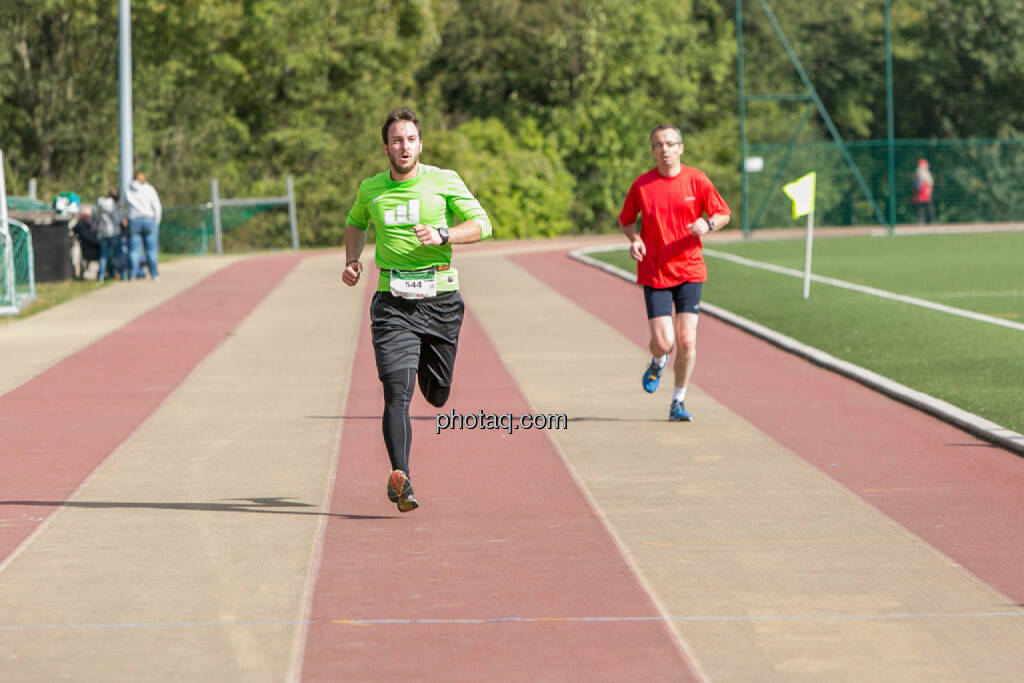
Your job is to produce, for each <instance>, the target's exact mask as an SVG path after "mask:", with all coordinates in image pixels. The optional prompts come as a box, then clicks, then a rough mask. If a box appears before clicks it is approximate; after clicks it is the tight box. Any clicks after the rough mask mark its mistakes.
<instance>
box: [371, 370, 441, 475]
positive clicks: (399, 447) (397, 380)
mask: <svg viewBox="0 0 1024 683" xmlns="http://www.w3.org/2000/svg"><path fill="white" fill-rule="evenodd" d="M380 381H381V384H383V385H384V419H383V420H382V421H381V427H382V429H383V432H384V445H385V446H386V447H387V449H388V458H390V460H391V469H393V470H402V471H403V472H405V473H406V474H408V473H409V449H410V448H411V447H412V422H411V421H410V420H409V401H411V400H412V392H413V389H414V388H415V386H416V371H415V370H413V369H412V368H407V369H405V370H395V371H394V372H391V373H388V374H387V375H384V377H382V378H381V380H380ZM419 384H420V391H421V392H422V393H423V397H424V398H425V399H427V401H429V402H430V404H431V405H434V406H437V407H438V408H440V407H441V406H443V405H444V404H445V402H446V401H447V400H448V395H449V394H450V393H451V387H448V386H443V385H440V384H437V382H436V380H434V378H433V377H432V376H431V375H430V373H428V372H423V373H421V374H420V381H419Z"/></svg>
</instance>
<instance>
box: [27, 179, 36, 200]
mask: <svg viewBox="0 0 1024 683" xmlns="http://www.w3.org/2000/svg"><path fill="white" fill-rule="evenodd" d="M28 198H29V199H36V179H35V178H29V179H28Z"/></svg>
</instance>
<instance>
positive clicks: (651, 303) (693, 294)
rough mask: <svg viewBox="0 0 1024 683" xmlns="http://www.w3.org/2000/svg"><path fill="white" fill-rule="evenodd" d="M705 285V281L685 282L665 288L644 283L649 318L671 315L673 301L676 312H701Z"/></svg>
mask: <svg viewBox="0 0 1024 683" xmlns="http://www.w3.org/2000/svg"><path fill="white" fill-rule="evenodd" d="M703 287H704V283H703V282H684V283H682V284H679V285H675V286H674V287H666V288H665V289H655V288H654V287H648V286H647V285H644V303H645V304H647V319H648V320H650V319H651V318H657V317H660V316H663V315H667V316H671V315H672V304H673V303H675V306H676V313H700V292H701V289H703Z"/></svg>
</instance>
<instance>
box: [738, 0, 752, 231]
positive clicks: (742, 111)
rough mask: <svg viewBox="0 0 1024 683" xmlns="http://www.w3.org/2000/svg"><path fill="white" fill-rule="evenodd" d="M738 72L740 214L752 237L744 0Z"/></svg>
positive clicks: (740, 6) (740, 8) (740, 3)
mask: <svg viewBox="0 0 1024 683" xmlns="http://www.w3.org/2000/svg"><path fill="white" fill-rule="evenodd" d="M736 74H737V94H738V95H739V97H738V99H739V127H740V216H741V217H742V228H743V236H744V237H750V219H749V217H748V216H747V208H748V207H747V204H748V202H747V128H746V121H747V100H746V91H745V90H744V88H743V0H736Z"/></svg>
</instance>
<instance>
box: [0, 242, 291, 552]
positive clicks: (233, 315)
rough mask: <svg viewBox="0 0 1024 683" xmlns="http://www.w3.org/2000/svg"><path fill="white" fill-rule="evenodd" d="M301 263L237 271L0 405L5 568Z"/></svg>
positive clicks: (270, 260)
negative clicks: (50, 506) (45, 506)
mask: <svg viewBox="0 0 1024 683" xmlns="http://www.w3.org/2000/svg"><path fill="white" fill-rule="evenodd" d="M300 259H301V256H299V255H296V254H287V255H281V256H270V257H260V258H252V259H247V260H245V261H241V262H238V263H235V264H232V265H230V266H228V267H226V268H224V269H222V270H220V271H217V272H216V273H213V274H212V275H210V276H209V277H207V278H205V279H203V280H202V281H200V282H198V283H197V284H196V285H194V286H193V287H191V288H189V289H187V290H186V291H184V292H182V293H181V294H179V295H178V296H176V297H174V298H172V299H170V300H169V301H166V302H165V303H163V304H161V305H160V306H158V307H156V308H154V309H153V310H151V311H149V312H147V313H145V314H143V315H141V316H139V317H138V318H136V319H135V320H133V321H131V322H129V323H128V324H126V325H125V326H124V327H122V328H120V329H118V330H116V331H114V332H111V333H110V334H109V335H107V336H106V337H104V338H102V339H100V340H99V341H97V342H95V343H94V344H92V345H90V346H88V347H86V348H84V349H82V350H81V351H78V352H77V353H74V354H72V355H70V356H68V357H67V358H65V359H64V360H62V361H61V362H59V363H57V364H56V365H54V366H53V367H51V368H50V369H48V370H46V371H45V372H42V373H40V374H39V375H37V376H36V377H34V378H33V379H31V380H29V381H28V382H26V383H24V384H22V385H21V386H19V387H18V388H16V389H14V390H12V391H10V392H8V393H6V394H4V395H3V396H0V434H2V435H3V445H2V449H0V472H3V473H4V476H3V477H0V506H2V507H0V515H2V524H0V560H2V559H3V558H6V557H7V556H9V555H10V554H11V553H12V552H13V551H14V550H15V549H16V548H17V547H18V546H19V545H20V544H21V543H22V541H24V540H25V539H26V538H27V537H28V536H30V535H31V534H32V532H33V531H34V530H35V529H36V528H37V527H38V526H39V525H40V524H41V523H42V522H43V521H45V519H46V517H40V516H39V514H40V513H39V510H40V506H39V502H52V503H54V504H59V503H61V502H63V501H65V500H67V498H68V496H70V495H71V494H72V493H73V492H74V491H75V490H76V489H77V488H78V487H79V486H80V485H81V484H82V482H84V481H85V480H86V479H87V478H88V477H89V475H90V474H91V473H92V472H93V471H95V470H96V468H97V467H99V465H100V464H101V463H103V461H104V460H106V459H107V457H108V456H109V455H110V454H111V453H113V452H114V450H115V449H117V447H118V446H120V445H121V443H123V442H124V440H125V439H127V438H128V436H130V435H131V433H132V432H134V431H135V429H136V428H137V427H138V426H139V425H140V424H142V422H143V421H144V420H145V419H146V418H147V417H149V415H150V414H152V412H153V411H154V410H156V409H157V407H159V405H160V404H161V403H162V402H163V401H164V399H165V398H167V396H169V395H170V394H171V392H173V391H174V390H175V389H176V388H177V387H178V385H179V384H181V382H182V381H183V380H184V379H185V378H186V377H187V376H188V374H189V373H190V372H191V371H192V369H193V368H194V367H196V365H198V364H199V362H200V361H201V360H202V359H203V358H205V357H206V356H207V355H208V354H209V353H210V352H211V351H213V350H214V349H215V348H216V347H217V346H218V345H220V343H221V342H222V341H223V340H224V339H225V338H226V337H227V335H228V334H230V333H231V331H232V330H233V329H235V327H237V326H238V324H239V323H240V322H241V321H242V319H243V318H244V317H245V316H246V315H248V313H249V312H250V311H251V310H252V309H253V308H254V307H255V306H256V305H257V304H258V303H259V302H261V301H262V300H263V299H264V297H266V295H267V294H268V293H269V292H270V291H271V290H272V289H273V288H274V287H276V286H277V284H278V283H279V282H280V281H281V280H282V279H283V278H284V276H285V275H287V274H288V272H289V271H291V269H292V268H294V267H295V264H297V263H298V262H299V260H300ZM118 286H128V287H131V286H150V287H158V286H159V285H157V284H150V283H145V284H141V283H139V284H135V285H132V284H129V283H125V284H123V285H118ZM19 503H26V504H19ZM54 509H55V510H56V509H58V508H56V507H55V508H54ZM51 514H52V513H51Z"/></svg>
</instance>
